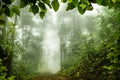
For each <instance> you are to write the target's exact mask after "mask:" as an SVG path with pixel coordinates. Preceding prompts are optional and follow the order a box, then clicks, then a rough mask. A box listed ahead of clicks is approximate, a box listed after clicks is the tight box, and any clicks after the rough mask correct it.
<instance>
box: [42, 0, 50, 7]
mask: <svg viewBox="0 0 120 80" xmlns="http://www.w3.org/2000/svg"><path fill="white" fill-rule="evenodd" d="M42 2H44V3H45V4H47V5H48V6H49V8H52V7H51V5H50V0H42Z"/></svg>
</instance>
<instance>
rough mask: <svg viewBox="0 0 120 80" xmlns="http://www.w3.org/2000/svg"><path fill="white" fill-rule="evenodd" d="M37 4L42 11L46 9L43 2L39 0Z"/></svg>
mask: <svg viewBox="0 0 120 80" xmlns="http://www.w3.org/2000/svg"><path fill="white" fill-rule="evenodd" d="M38 5H39V7H40V9H42V10H44V11H45V10H46V6H45V4H44V3H42V2H39V3H38Z"/></svg>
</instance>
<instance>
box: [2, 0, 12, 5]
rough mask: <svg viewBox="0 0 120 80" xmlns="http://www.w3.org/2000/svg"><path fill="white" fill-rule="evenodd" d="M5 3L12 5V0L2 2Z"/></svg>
mask: <svg viewBox="0 0 120 80" xmlns="http://www.w3.org/2000/svg"><path fill="white" fill-rule="evenodd" d="M2 1H3V2H4V3H6V4H11V3H12V1H11V0H2Z"/></svg>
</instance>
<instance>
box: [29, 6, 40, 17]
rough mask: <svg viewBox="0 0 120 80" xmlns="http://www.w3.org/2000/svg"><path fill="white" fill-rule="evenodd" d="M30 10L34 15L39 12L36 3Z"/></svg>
mask: <svg viewBox="0 0 120 80" xmlns="http://www.w3.org/2000/svg"><path fill="white" fill-rule="evenodd" d="M31 10H32V12H33V14H34V15H35V14H37V13H38V12H39V8H38V6H37V5H32V7H31Z"/></svg>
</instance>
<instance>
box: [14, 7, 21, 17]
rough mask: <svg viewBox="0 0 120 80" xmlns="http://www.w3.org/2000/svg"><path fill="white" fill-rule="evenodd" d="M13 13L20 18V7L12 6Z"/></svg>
mask: <svg viewBox="0 0 120 80" xmlns="http://www.w3.org/2000/svg"><path fill="white" fill-rule="evenodd" d="M12 11H13V12H14V13H15V14H17V15H18V16H20V11H19V8H18V6H15V5H14V6H12Z"/></svg>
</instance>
